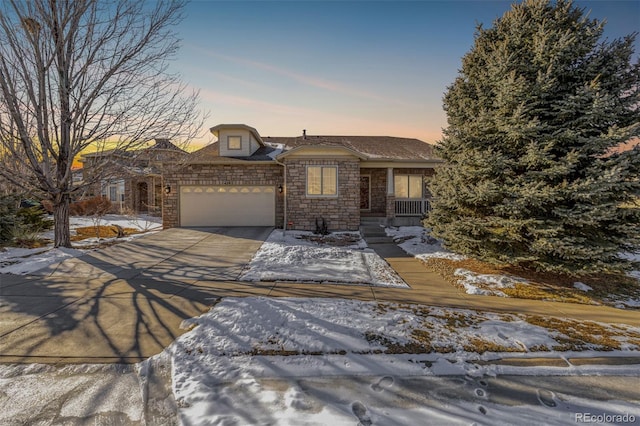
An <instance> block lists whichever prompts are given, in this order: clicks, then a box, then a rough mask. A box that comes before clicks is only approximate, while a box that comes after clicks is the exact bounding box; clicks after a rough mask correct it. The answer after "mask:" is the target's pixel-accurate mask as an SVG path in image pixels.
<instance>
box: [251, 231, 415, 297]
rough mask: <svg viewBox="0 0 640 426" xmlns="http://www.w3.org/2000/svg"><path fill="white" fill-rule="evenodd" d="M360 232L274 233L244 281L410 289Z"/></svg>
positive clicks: (252, 262) (255, 259) (261, 248)
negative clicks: (364, 285) (320, 235)
mask: <svg viewBox="0 0 640 426" xmlns="http://www.w3.org/2000/svg"><path fill="white" fill-rule="evenodd" d="M366 247H367V245H366V243H365V242H364V240H363V239H362V238H361V237H360V234H359V233H332V234H330V235H327V236H326V237H316V236H314V235H313V234H312V233H311V232H304V231H286V232H285V233H283V232H282V231H281V230H275V231H273V232H272V233H271V235H269V238H268V239H267V240H266V241H265V242H264V243H263V244H262V246H261V247H260V249H259V250H258V252H257V253H256V254H255V256H254V257H253V259H252V260H251V263H250V264H249V267H248V269H247V270H246V271H244V272H243V274H242V275H241V276H240V278H239V279H240V280H241V281H294V282H313V283H318V282H320V283H341V284H371V285H375V286H383V287H405V288H406V287H407V285H406V283H405V282H404V281H403V280H402V278H400V277H399V276H398V274H396V272H395V271H394V270H393V269H392V268H391V267H390V266H389V265H388V264H387V262H385V261H384V260H383V259H382V258H381V257H380V256H378V255H377V254H376V253H375V252H373V250H370V249H367V248H366Z"/></svg>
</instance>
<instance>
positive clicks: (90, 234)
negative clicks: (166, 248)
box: [71, 225, 140, 241]
mask: <svg viewBox="0 0 640 426" xmlns="http://www.w3.org/2000/svg"><path fill="white" fill-rule="evenodd" d="M123 230H124V234H125V235H133V234H139V233H140V231H138V230H137V229H135V228H123ZM75 231H76V235H73V236H71V241H81V240H85V239H87V238H95V237H96V227H95V226H85V227H80V228H76V229H75ZM98 234H99V237H100V238H113V237H117V236H118V227H116V226H113V225H108V226H105V225H100V226H98Z"/></svg>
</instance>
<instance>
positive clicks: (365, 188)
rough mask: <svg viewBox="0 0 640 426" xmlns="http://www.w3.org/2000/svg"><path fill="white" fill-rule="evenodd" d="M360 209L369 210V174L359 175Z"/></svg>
mask: <svg viewBox="0 0 640 426" xmlns="http://www.w3.org/2000/svg"><path fill="white" fill-rule="evenodd" d="M360 210H371V176H369V175H360Z"/></svg>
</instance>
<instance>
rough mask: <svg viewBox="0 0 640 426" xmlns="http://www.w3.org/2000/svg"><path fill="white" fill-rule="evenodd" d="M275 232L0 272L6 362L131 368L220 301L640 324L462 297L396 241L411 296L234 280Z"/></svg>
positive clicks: (560, 307)
mask: <svg viewBox="0 0 640 426" xmlns="http://www.w3.org/2000/svg"><path fill="white" fill-rule="evenodd" d="M269 232H270V229H269V228H227V229H224V228H216V229H199V230H190V229H171V230H168V231H164V232H160V233H158V234H154V235H150V236H147V237H143V238H140V239H138V240H136V241H135V242H131V243H125V244H120V245H117V246H113V247H110V248H108V249H104V250H100V251H96V252H93V253H91V254H88V255H86V256H82V257H80V258H76V259H71V260H68V261H65V262H62V263H61V264H58V265H55V266H54V267H52V268H49V269H47V270H45V271H40V275H38V276H35V275H32V276H13V275H0V362H4V363H12V362H41V363H74V362H81V363H104V362H106V363H113V362H116V363H129V362H138V361H140V360H142V359H145V358H148V357H149V356H152V355H155V354H157V353H159V352H161V351H162V350H163V349H164V348H165V347H166V346H167V345H169V344H170V343H171V342H172V341H173V340H174V339H175V338H176V337H177V336H179V335H180V334H182V333H184V332H185V330H183V329H181V328H180V323H181V322H182V321H183V320H184V319H186V318H190V317H194V316H198V315H200V314H201V313H203V312H205V311H206V310H208V309H209V308H210V307H211V306H212V305H213V304H214V303H215V302H216V300H217V299H218V298H220V297H244V296H270V297H342V298H351V299H360V300H376V301H385V302H399V303H416V304H424V305H432V306H441V307H453V308H466V309H478V310H487V311H494V312H505V313H523V314H532V315H544V316H556V317H564V318H573V319H577V320H590V321H600V322H609V323H623V324H629V325H633V326H640V314H639V313H638V311H632V310H620V309H615V308H609V307H602V306H592V305H578V304H570V303H559V302H544V301H535V300H522V299H509V298H501V297H492V296H474V295H468V294H465V293H463V292H461V291H460V290H459V289H457V288H455V287H454V286H452V285H451V284H449V283H447V282H446V281H445V280H444V279H442V278H441V277H440V276H439V275H438V274H437V273H433V272H429V271H427V270H426V268H425V267H424V266H423V265H422V263H420V262H419V261H418V260H416V259H414V258H413V257H410V256H408V255H406V254H405V253H404V252H403V251H402V250H401V249H400V248H398V247H397V246H396V245H395V244H385V243H382V244H371V245H370V247H371V248H373V249H374V250H375V251H376V252H378V254H380V255H381V256H382V257H383V258H385V259H386V260H387V262H389V264H390V265H391V266H392V267H393V268H394V269H395V270H396V271H397V272H398V274H399V275H400V276H401V277H402V278H403V279H404V280H405V281H406V282H407V283H408V284H409V285H410V286H411V288H410V289H397V288H382V287H372V286H356V285H324V284H323V285H319V284H297V283H280V282H275V283H273V282H272V283H266V282H265V283H242V282H237V281H234V280H236V279H237V277H238V276H239V275H240V273H241V271H242V269H243V268H244V267H245V266H246V265H247V264H248V262H249V261H250V259H251V258H252V256H253V255H254V253H255V252H256V251H257V249H258V248H259V247H260V245H261V244H262V242H263V241H264V240H265V239H266V237H267V236H268V235H269Z"/></svg>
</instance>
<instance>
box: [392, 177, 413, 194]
mask: <svg viewBox="0 0 640 426" xmlns="http://www.w3.org/2000/svg"><path fill="white" fill-rule="evenodd" d="M408 177H409V176H407V175H396V176H395V177H394V179H393V181H394V186H395V196H396V198H409V180H408Z"/></svg>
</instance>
